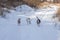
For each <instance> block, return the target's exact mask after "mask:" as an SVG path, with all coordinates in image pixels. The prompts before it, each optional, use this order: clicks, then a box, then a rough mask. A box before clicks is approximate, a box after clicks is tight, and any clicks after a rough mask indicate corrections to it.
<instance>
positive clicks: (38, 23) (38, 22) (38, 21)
mask: <svg viewBox="0 0 60 40" xmlns="http://www.w3.org/2000/svg"><path fill="white" fill-rule="evenodd" d="M40 23H41V20H40V19H39V18H38V17H37V25H38V26H39V25H40Z"/></svg>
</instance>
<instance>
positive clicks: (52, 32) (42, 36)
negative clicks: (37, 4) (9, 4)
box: [0, 5, 60, 40]
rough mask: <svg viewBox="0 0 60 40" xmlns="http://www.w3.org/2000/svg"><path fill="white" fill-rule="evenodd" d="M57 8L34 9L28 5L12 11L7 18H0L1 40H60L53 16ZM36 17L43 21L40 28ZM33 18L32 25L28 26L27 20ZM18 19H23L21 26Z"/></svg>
mask: <svg viewBox="0 0 60 40" xmlns="http://www.w3.org/2000/svg"><path fill="white" fill-rule="evenodd" d="M56 10H57V8H56V7H55V6H52V8H43V9H38V10H35V9H32V8H30V7H29V6H27V5H22V6H18V7H16V10H10V11H11V13H10V14H7V18H6V19H4V18H1V17H0V40H60V30H58V28H57V27H59V26H60V25H59V24H58V25H57V27H55V22H54V20H53V18H52V17H53V16H54V14H55V11H56ZM36 16H38V17H39V18H40V19H41V24H40V26H39V27H38V26H37V24H36ZM27 17H30V18H31V22H32V23H31V24H27V22H26V18H27ZM18 18H21V24H20V25H18V24H17V20H18Z"/></svg>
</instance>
